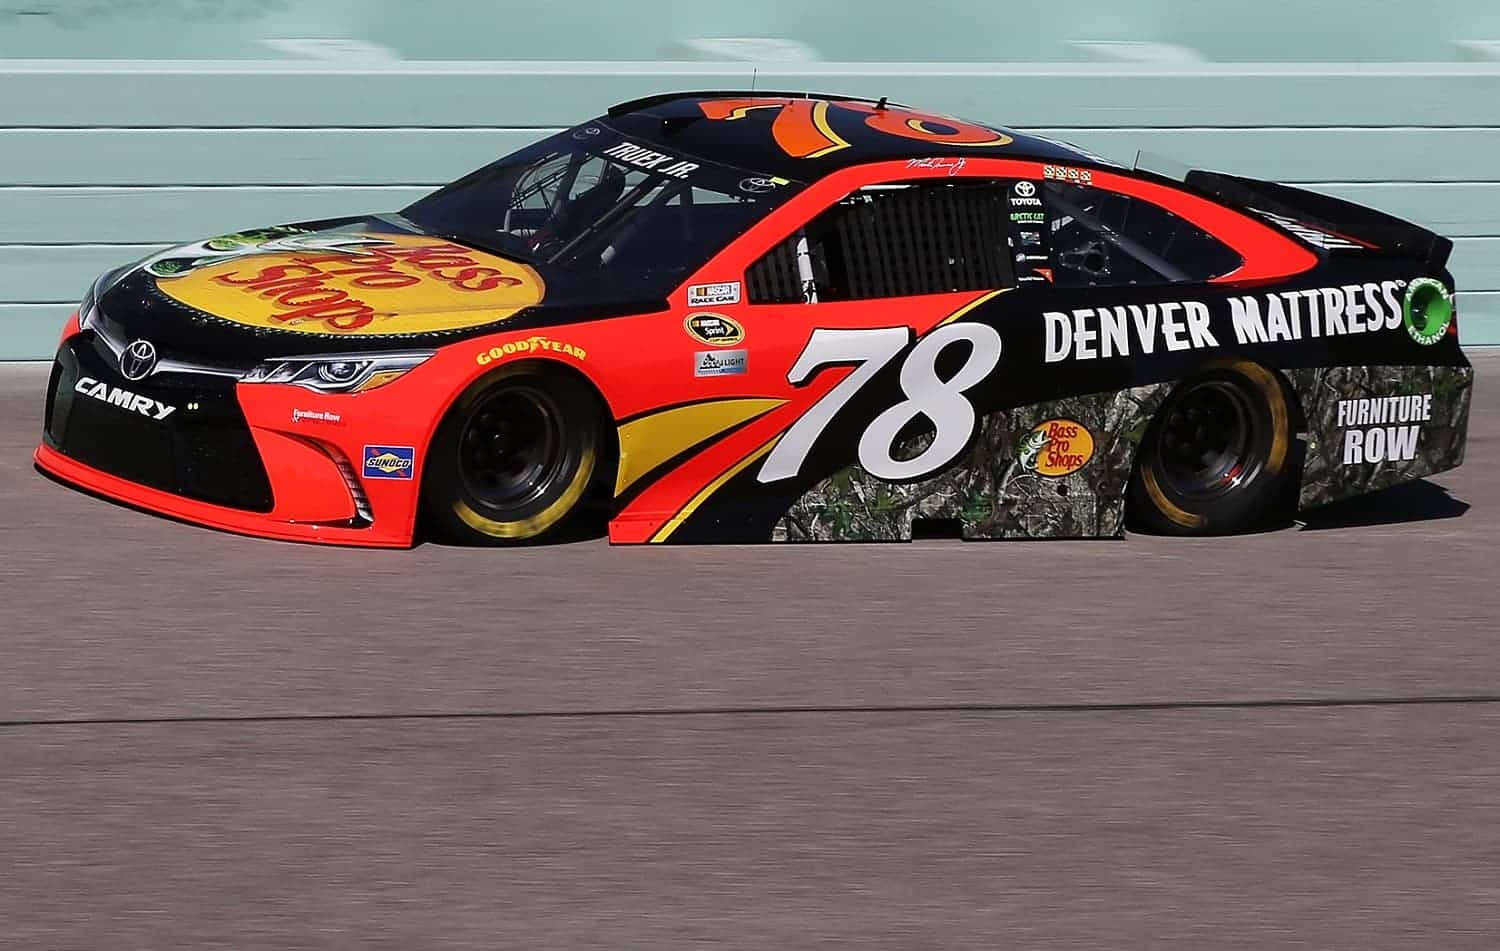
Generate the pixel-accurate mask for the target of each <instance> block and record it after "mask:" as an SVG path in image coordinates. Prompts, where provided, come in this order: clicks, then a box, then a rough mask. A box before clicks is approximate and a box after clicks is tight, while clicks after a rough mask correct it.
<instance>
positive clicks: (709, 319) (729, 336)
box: [683, 314, 745, 347]
mask: <svg viewBox="0 0 1500 951" xmlns="http://www.w3.org/2000/svg"><path fill="white" fill-rule="evenodd" d="M683 326H684V327H686V328H687V332H688V336H690V337H692V338H693V339H694V340H696V341H698V342H699V343H706V344H708V345H709V346H710V347H732V346H734V345H735V344H737V343H739V342H740V341H741V340H744V339H745V328H744V327H741V326H740V325H739V322H738V321H736V320H735V319H733V318H732V317H725V316H724V315H723V314H689V315H688V318H687V320H685V321H683Z"/></svg>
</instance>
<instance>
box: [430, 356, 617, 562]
mask: <svg viewBox="0 0 1500 951" xmlns="http://www.w3.org/2000/svg"><path fill="white" fill-rule="evenodd" d="M602 419H603V412H602V409H601V407H600V405H599V401H598V399H597V398H596V397H595V396H594V393H593V391H592V390H591V389H590V388H589V387H588V385H587V384H585V383H584V382H583V381H582V380H579V379H577V378H575V377H573V376H571V375H567V374H564V373H559V372H556V371H548V370H547V369H546V368H544V367H541V366H538V365H536V364H534V363H533V364H524V363H522V364H514V365H511V366H507V367H504V368H502V369H501V370H498V371H496V372H495V373H492V374H490V375H489V376H488V377H485V378H484V379H483V380H481V381H479V382H478V383H476V384H475V385H474V386H472V387H470V388H469V389H468V390H467V391H465V392H464V394H463V395H462V396H460V397H459V398H458V400H457V401H456V402H455V403H454V405H453V408H452V409H451V410H450V411H449V413H448V415H447V417H445V418H444V420H443V423H442V425H441V426H439V427H438V432H437V435H436V436H435V437H434V438H433V441H432V448H431V451H430V452H429V453H428V458H427V469H426V475H425V477H424V479H423V485H422V501H423V505H424V507H425V509H426V512H427V515H428V518H429V519H430V520H431V524H432V525H433V527H434V528H435V529H436V530H437V532H438V533H439V534H441V535H442V536H444V537H446V538H448V539H450V540H452V541H456V542H460V543H464V544H471V545H506V544H518V543H524V542H533V541H539V540H544V539H548V538H555V537H556V536H557V535H558V534H560V533H561V532H562V531H563V530H564V529H565V528H566V527H567V526H568V525H570V524H571V523H572V522H573V521H574V519H575V518H576V517H577V516H578V513H579V511H580V510H581V509H582V508H583V507H584V506H583V503H584V502H585V500H586V498H587V496H588V493H589V489H590V487H591V485H592V484H593V482H594V477H595V474H596V472H597V470H598V468H599V456H600V446H601V444H602V442H603V438H602V436H603V422H602Z"/></svg>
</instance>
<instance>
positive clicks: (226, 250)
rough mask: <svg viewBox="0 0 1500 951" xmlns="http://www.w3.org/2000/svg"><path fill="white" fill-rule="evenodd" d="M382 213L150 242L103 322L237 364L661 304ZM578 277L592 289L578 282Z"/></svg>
mask: <svg viewBox="0 0 1500 951" xmlns="http://www.w3.org/2000/svg"><path fill="white" fill-rule="evenodd" d="M397 222H404V219H399V218H388V217H385V216H382V217H367V218H350V219H339V220H334V221H322V222H309V223H303V224H296V225H280V226H277V227H273V228H265V229H260V230H256V231H246V232H240V233H236V234H229V235H221V236H219V237H215V238H209V239H207V240H204V241H199V242H196V243H193V244H186V245H182V246H179V247H175V248H171V249H169V250H166V251H162V252H159V253H157V254H154V255H152V256H150V257H148V258H146V259H145V260H143V261H140V262H138V263H137V264H135V265H134V266H132V267H131V268H129V269H127V271H126V272H124V273H123V274H122V275H121V276H119V277H117V278H115V279H114V280H113V283H112V284H111V285H110V286H109V288H108V290H107V291H106V292H105V293H104V294H103V295H102V296H101V297H100V299H99V309H100V314H101V320H103V321H104V322H105V323H106V325H109V326H111V327H112V329H113V331H114V333H115V334H116V335H118V336H120V337H122V338H126V339H139V338H145V339H150V340H152V341H153V342H154V343H156V344H157V345H158V346H164V347H165V349H166V350H168V351H171V352H174V353H177V354H182V355H185V356H192V357H197V358H207V359H209V360H213V361H215V362H219V363H224V364H228V365H249V364H252V363H254V362H256V361H258V360H261V359H265V358H267V357H272V356H285V355H291V354H299V353H331V352H343V351H362V350H374V349H391V348H395V347H408V348H409V347H413V346H435V345H438V344H441V343H446V342H451V341H453V340H457V339H462V338H464V337H470V336H477V335H480V334H487V333H495V332H497V331H500V330H508V329H511V328H512V327H514V328H515V329H518V330H519V329H528V328H534V327H538V326H548V325H552V324H557V323H566V322H571V321H576V320H582V319H596V318H598V317H605V316H616V315H620V314H624V313H642V312H646V311H650V310H655V309H660V308H661V307H663V306H664V305H665V304H664V302H663V301H660V300H655V301H643V300H631V299H629V295H628V294H618V293H613V294H612V293H611V292H610V289H609V287H608V286H607V285H604V286H601V285H599V284H598V283H597V282H594V283H593V284H590V283H589V282H580V281H569V280H566V279H565V276H566V272H563V275H564V278H563V279H561V280H558V279H554V281H553V283H554V284H560V285H562V291H561V292H559V291H557V290H555V289H552V288H549V286H548V284H549V282H548V280H547V279H546V278H544V277H543V275H542V273H540V271H539V270H538V269H536V268H533V267H531V266H530V265H528V264H526V263H523V262H521V261H517V260H513V259H511V258H507V257H502V256H500V255H497V254H494V253H491V252H488V251H483V250H479V249H477V248H474V247H471V246H468V245H465V244H461V243H459V242H456V241H453V240H449V239H448V238H446V237H443V236H437V235H430V234H425V233H423V232H421V231H419V230H417V229H416V228H415V227H410V228H407V227H401V226H400V225H399V224H397ZM578 288H581V289H582V290H583V291H584V293H582V294H580V293H579V292H578Z"/></svg>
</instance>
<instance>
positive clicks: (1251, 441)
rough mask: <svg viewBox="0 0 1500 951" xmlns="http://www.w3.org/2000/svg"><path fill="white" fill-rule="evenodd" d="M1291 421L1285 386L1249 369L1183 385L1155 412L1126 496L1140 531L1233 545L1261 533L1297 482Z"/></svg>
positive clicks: (1235, 365) (1235, 368)
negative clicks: (1231, 538)
mask: <svg viewBox="0 0 1500 951" xmlns="http://www.w3.org/2000/svg"><path fill="white" fill-rule="evenodd" d="M1291 441H1292V432H1291V412H1290V408H1289V406H1288V402H1287V395H1286V391H1285V389H1284V388H1283V386H1282V384H1281V381H1280V379H1278V378H1277V376H1276V375H1275V374H1274V373H1272V372H1271V371H1270V370H1268V369H1266V368H1265V367H1263V366H1261V365H1259V364H1257V363H1252V362H1250V361H1248V360H1233V361H1226V362H1222V363H1218V364H1215V365H1212V366H1210V367H1209V368H1208V369H1207V370H1206V371H1205V372H1204V373H1202V374H1200V375H1199V376H1195V377H1193V378H1191V379H1189V380H1185V381H1184V382H1182V383H1181V384H1179V385H1178V386H1177V388H1176V389H1175V390H1173V391H1172V394H1171V395H1170V396H1169V397H1168V398H1167V401H1166V403H1164V404H1163V405H1162V408H1161V409H1160V410H1159V411H1158V412H1157V414H1156V416H1155V418H1154V419H1153V420H1152V422H1151V425H1150V427H1149V428H1148V429H1147V430H1146V437H1145V439H1144V440H1143V441H1142V443H1141V447H1140V452H1139V454H1138V456H1137V460H1136V466H1135V472H1134V473H1133V475H1132V476H1131V479H1130V487H1129V489H1128V490H1127V493H1126V503H1127V512H1128V514H1129V516H1130V522H1131V524H1132V525H1133V526H1134V527H1137V528H1141V529H1144V530H1146V531H1148V532H1154V533H1157V534H1163V535H1228V534H1234V533H1236V532H1244V531H1249V530H1251V529H1254V528H1257V527H1259V526H1261V525H1263V524H1265V523H1266V522H1267V521H1268V520H1269V519H1270V518H1271V516H1272V515H1273V514H1275V513H1276V510H1277V508H1278V506H1279V505H1280V503H1281V501H1282V499H1284V497H1285V496H1284V491H1285V488H1286V485H1287V480H1288V479H1289V478H1290V477H1291V468H1292V467H1291V466H1290V465H1289V460H1290V459H1291V457H1292V453H1291V451H1290V450H1291Z"/></svg>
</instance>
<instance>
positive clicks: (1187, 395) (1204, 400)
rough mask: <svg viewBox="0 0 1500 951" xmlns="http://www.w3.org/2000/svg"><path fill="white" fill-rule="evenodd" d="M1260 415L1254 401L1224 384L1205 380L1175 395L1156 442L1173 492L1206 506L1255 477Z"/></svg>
mask: <svg viewBox="0 0 1500 951" xmlns="http://www.w3.org/2000/svg"><path fill="white" fill-rule="evenodd" d="M1255 443H1256V426H1255V415H1254V410H1253V407H1252V404H1251V400H1250V397H1249V396H1248V395H1247V394H1246V393H1245V392H1244V390H1242V389H1241V388H1240V387H1238V386H1235V385H1234V384H1233V383H1229V382H1226V381H1223V380H1205V381H1201V382H1198V383H1194V384H1191V385H1189V386H1188V388H1187V389H1185V390H1183V391H1182V392H1180V393H1178V394H1176V395H1175V396H1174V397H1173V399H1172V402H1171V404H1170V405H1168V407H1167V409H1166V413H1165V415H1164V417H1163V419H1162V428H1161V433H1160V435H1159V436H1158V437H1157V440H1156V453H1157V458H1158V460H1159V461H1160V466H1159V467H1158V472H1159V473H1160V474H1161V475H1162V477H1163V478H1164V480H1165V481H1166V482H1167V483H1168V485H1169V486H1170V488H1171V489H1172V491H1173V492H1174V493H1176V494H1177V495H1178V496H1180V497H1181V498H1183V499H1186V500H1190V501H1194V502H1202V501H1208V500H1211V499H1216V498H1220V497H1222V496H1224V495H1225V494H1227V493H1229V492H1232V491H1234V490H1235V489H1236V488H1238V487H1240V486H1242V485H1244V484H1245V483H1247V482H1249V481H1250V480H1251V479H1253V478H1255V476H1256V475H1257V473H1258V472H1259V469H1260V463H1259V461H1258V457H1257V453H1256V445H1255Z"/></svg>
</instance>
